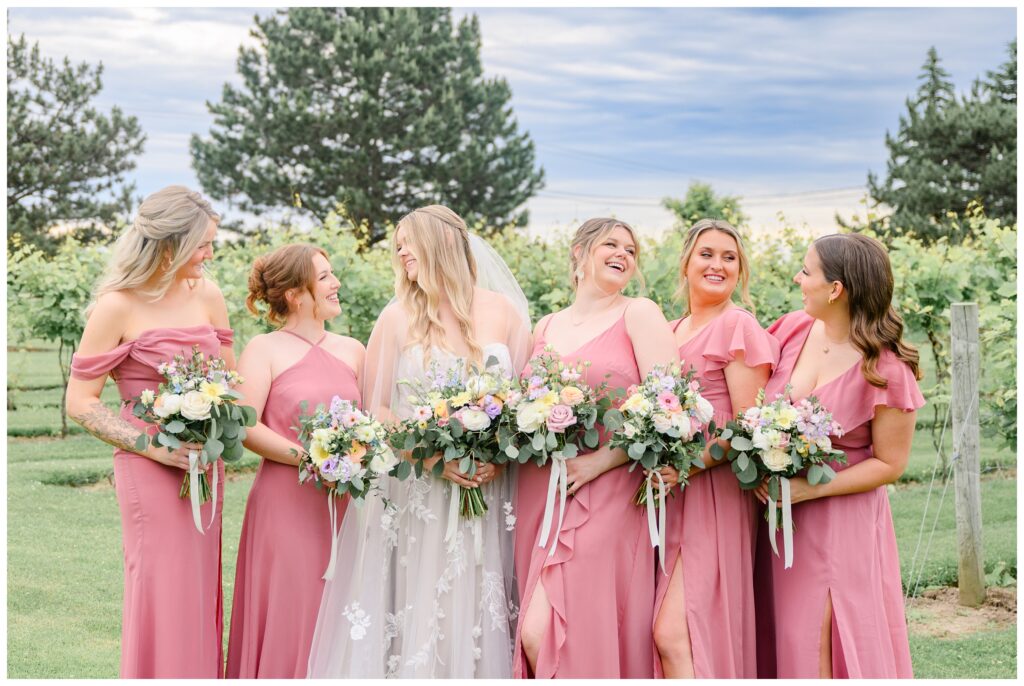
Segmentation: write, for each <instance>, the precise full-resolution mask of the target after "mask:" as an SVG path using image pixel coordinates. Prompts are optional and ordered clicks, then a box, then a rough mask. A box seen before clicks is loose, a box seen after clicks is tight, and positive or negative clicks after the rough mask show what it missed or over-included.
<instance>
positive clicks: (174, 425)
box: [163, 419, 185, 434]
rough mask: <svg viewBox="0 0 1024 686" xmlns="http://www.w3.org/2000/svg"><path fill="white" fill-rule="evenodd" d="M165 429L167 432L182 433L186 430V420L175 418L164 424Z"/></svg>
mask: <svg viewBox="0 0 1024 686" xmlns="http://www.w3.org/2000/svg"><path fill="white" fill-rule="evenodd" d="M163 430H164V431H165V432H167V433H172V434H180V433H181V432H182V431H184V430H185V422H183V421H181V420H180V419H175V420H173V421H170V422H167V424H165V425H164V428H163Z"/></svg>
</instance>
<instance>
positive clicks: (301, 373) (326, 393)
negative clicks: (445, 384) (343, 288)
mask: <svg viewBox="0 0 1024 686" xmlns="http://www.w3.org/2000/svg"><path fill="white" fill-rule="evenodd" d="M284 333H291V332H290V331H286V332H284ZM291 335H293V336H296V337H297V338H302V337H301V336H298V334H294V333H292V334H291ZM324 338H326V334H324V337H323V338H321V339H320V340H319V341H318V342H317V343H316V344H311V345H310V349H309V351H308V352H307V353H306V354H305V356H303V357H302V359H300V360H299V361H298V362H296V363H295V364H294V365H292V366H291V367H289V368H288V369H286V370H285V371H283V372H281V373H280V374H278V375H277V377H276V378H275V379H274V380H273V382H272V383H271V386H270V392H269V394H268V395H267V401H266V405H265V406H264V408H263V416H262V417H261V418H260V421H262V422H263V423H264V424H265V425H266V426H267V427H269V428H270V429H271V430H272V431H274V432H276V433H278V434H280V435H282V436H284V437H286V438H288V439H289V440H291V441H296V440H297V438H298V437H297V435H296V432H295V430H294V429H292V427H294V426H296V425H297V424H298V418H299V414H300V410H299V403H300V402H301V401H303V400H305V401H307V412H309V413H311V412H313V411H315V410H316V407H317V405H318V404H320V403H323V404H324V406H325V407H328V408H329V407H330V404H331V398H332V397H333V396H335V395H337V396H340V397H341V398H343V399H345V400H351V401H353V402H354V403H356V404H358V403H359V400H360V398H359V384H358V382H357V381H356V375H355V372H353V371H352V369H351V368H350V367H349V366H348V365H347V364H345V363H344V362H342V361H341V360H340V359H338V358H337V357H335V356H334V355H332V354H331V353H329V352H327V351H326V350H324V349H323V348H321V347H320V344H321V343H322V342H323V340H324ZM302 340H305V339H302ZM307 343H308V341H307ZM347 504H348V498H344V499H340V500H339V501H338V515H339V521H338V525H339V526H340V525H341V516H342V514H343V513H344V511H345V507H346V506H347ZM330 552H331V523H330V521H329V519H328V514H327V494H326V493H325V492H324V491H321V490H319V489H317V488H316V486H314V485H313V484H312V483H311V482H306V483H304V484H300V483H299V473H298V468H297V467H294V466H292V465H286V464H282V463H280V462H274V461H273V460H267V459H264V460H262V461H261V462H260V468H259V471H258V472H257V473H256V479H255V480H254V481H253V484H252V490H251V491H249V498H248V500H247V501H246V504H245V519H244V520H243V522H242V537H241V540H240V541H239V544H238V566H237V569H236V572H235V594H234V603H233V605H232V610H231V631H230V635H229V639H228V663H227V672H226V675H227V677H228V678H229V679H255V678H261V679H264V678H276V679H298V678H304V677H305V676H306V669H307V663H308V661H309V649H310V645H311V644H312V641H313V630H314V629H315V628H316V617H317V612H318V611H319V610H320V597H321V596H322V595H323V589H324V581H323V579H322V578H321V577H322V576H323V573H324V570H325V569H327V564H328V562H329V561H330V560H329V557H330Z"/></svg>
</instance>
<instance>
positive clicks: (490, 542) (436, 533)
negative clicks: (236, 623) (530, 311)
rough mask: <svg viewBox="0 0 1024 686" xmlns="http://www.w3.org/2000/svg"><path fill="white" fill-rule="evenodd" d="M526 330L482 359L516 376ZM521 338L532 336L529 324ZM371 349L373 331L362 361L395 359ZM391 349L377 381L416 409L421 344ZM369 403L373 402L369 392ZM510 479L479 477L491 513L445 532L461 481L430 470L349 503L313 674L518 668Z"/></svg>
mask: <svg viewBox="0 0 1024 686" xmlns="http://www.w3.org/2000/svg"><path fill="white" fill-rule="evenodd" d="M394 306H395V305H392V306H390V307H394ZM385 316H386V314H382V320H383V319H384V318H385ZM385 327H386V325H385ZM392 333H393V335H394V336H396V340H397V339H401V338H402V335H401V333H400V332H392ZM374 335H376V331H375V334H374ZM523 340H524V338H523V335H522V334H521V333H520V334H517V335H516V336H510V342H511V347H512V348H514V349H515V350H514V351H513V350H510V345H508V344H506V343H488V344H486V345H485V346H484V347H483V356H484V359H485V360H486V359H487V358H488V357H490V356H494V357H496V358H497V359H498V361H499V363H500V365H501V368H502V370H503V371H504V372H505V373H508V374H510V375H514V374H516V372H517V371H518V368H517V366H516V364H519V365H520V366H521V365H522V364H523V362H524V360H523V356H524V352H522V351H520V350H519V348H522V347H525V346H524V345H523V344H522V341H523ZM525 341H526V344H527V345H528V342H529V331H528V329H527V330H526V334H525ZM375 354H376V353H375V352H374V339H373V337H371V343H370V346H369V347H368V352H367V355H368V361H367V367H366V368H367V369H368V370H369V369H374V368H378V367H379V368H382V369H385V370H386V369H388V368H389V367H390V365H389V364H387V363H384V364H378V363H374V366H370V359H369V358H370V357H371V356H373V355H375ZM395 354H396V355H397V362H396V363H395V364H394V366H393V368H394V376H393V377H390V378H385V379H384V380H383V381H382V382H376V383H378V386H379V385H380V384H383V385H384V386H385V388H386V390H385V391H384V392H383V395H385V396H387V397H388V399H389V400H390V402H387V403H386V406H387V407H388V408H389V409H390V411H391V413H392V414H394V415H395V416H397V417H398V418H407V417H409V416H411V413H412V408H411V407H410V404H409V401H408V398H407V396H408V391H405V392H403V391H402V388H403V387H402V386H400V385H399V384H398V383H397V382H398V380H401V379H420V380H425V379H426V369H425V367H424V361H423V355H422V351H421V349H420V347H418V346H416V347H413V348H411V349H409V350H407V351H401V350H400V349H399V350H398V351H396V353H395ZM431 359H432V360H433V361H436V362H437V363H438V365H440V366H442V367H444V366H449V365H458V366H459V367H460V368H463V367H464V361H463V360H462V359H461V358H458V357H456V356H454V355H452V354H451V353H448V352H445V351H443V350H440V349H439V348H437V347H434V348H432V353H431ZM373 394H374V395H376V394H377V393H373ZM364 403H367V404H366V405H365V406H367V407H369V408H370V409H371V410H372V409H373V405H372V404H369V403H368V399H367V398H365V397H364ZM514 479H515V467H514V466H510V467H507V468H506V469H505V470H504V472H503V473H502V475H501V476H500V477H498V478H497V479H495V480H494V481H493V482H491V483H489V484H487V485H485V486H483V487H482V492H483V496H484V500H485V502H486V503H487V508H488V509H487V513H486V515H485V516H484V517H482V518H480V519H478V520H464V519H459V521H458V522H457V524H456V529H455V535H454V537H452V539H451V540H450V541H449V542H445V534H446V531H447V529H448V526H449V516H450V507H449V506H450V502H451V497H452V494H451V491H452V488H453V485H452V484H451V482H449V481H448V480H446V479H441V478H435V477H433V476H431V475H430V474H429V473H424V475H423V477H421V478H419V479H416V478H413V477H410V478H409V479H407V480H406V481H401V482H400V481H397V480H395V479H385V481H386V482H387V483H386V484H385V485H384V486H383V488H384V491H385V492H384V497H385V498H386V499H387V504H385V501H384V499H383V498H380V497H376V496H371V497H369V498H367V501H366V503H365V504H363V506H362V507H360V508H355V507H351V506H350V507H349V509H348V512H347V513H346V515H345V518H344V521H343V523H342V530H341V534H340V536H341V538H340V542H339V547H338V558H337V563H336V571H335V577H334V579H333V580H332V581H329V582H327V585H326V587H325V589H324V596H323V600H322V602H321V607H320V614H319V617H318V620H317V627H316V633H315V635H314V637H313V645H312V650H311V653H310V658H309V673H308V676H309V677H313V678H317V677H350V678H356V677H363V678H366V677H369V678H373V677H397V678H509V677H511V671H512V650H513V643H514V637H515V626H516V618H517V612H518V608H517V601H516V583H515V578H514V565H513V539H512V537H513V528H514V524H515V517H514V515H513V512H512V501H513V494H514V492H515V484H514ZM455 517H456V518H458V517H459V515H458V513H457V512H456V513H455ZM477 539H479V543H478V542H477ZM478 550H479V554H478Z"/></svg>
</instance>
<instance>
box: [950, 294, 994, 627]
mask: <svg viewBox="0 0 1024 686" xmlns="http://www.w3.org/2000/svg"><path fill="white" fill-rule="evenodd" d="M950 318H951V319H952V326H951V327H950V328H951V334H952V339H953V340H952V349H953V350H952V352H953V369H952V378H951V380H952V384H953V393H952V404H953V441H954V443H953V459H954V462H953V473H954V478H955V485H956V533H957V542H958V548H959V558H958V560H959V561H958V564H957V572H958V574H957V578H958V586H959V588H960V604H961V605H966V606H968V607H977V606H978V605H981V604H982V603H983V602H984V601H985V556H984V555H983V554H982V547H981V484H980V479H981V464H980V459H979V446H980V432H979V430H978V409H979V407H978V402H979V399H978V378H979V374H980V372H981V363H980V354H979V350H978V305H977V304H976V303H953V304H952V306H951V307H950Z"/></svg>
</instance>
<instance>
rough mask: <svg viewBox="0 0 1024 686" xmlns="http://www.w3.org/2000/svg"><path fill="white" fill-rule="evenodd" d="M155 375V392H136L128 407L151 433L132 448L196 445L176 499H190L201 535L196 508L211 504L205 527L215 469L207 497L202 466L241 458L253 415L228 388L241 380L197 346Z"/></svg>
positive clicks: (213, 497) (171, 448) (253, 422)
mask: <svg viewBox="0 0 1024 686" xmlns="http://www.w3.org/2000/svg"><path fill="white" fill-rule="evenodd" d="M157 371H158V372H160V374H161V375H162V376H163V377H164V382H163V383H161V384H160V385H159V387H158V388H157V389H156V390H152V389H146V390H144V391H142V393H140V394H139V396H138V397H136V398H135V399H134V405H133V407H132V414H133V415H134V416H135V417H137V418H139V419H141V420H142V421H144V422H146V423H147V424H155V425H156V427H157V433H156V434H155V435H154V436H153V437H152V438H150V437H149V436H148V435H147V434H142V435H141V436H139V438H138V440H137V441H136V442H135V448H136V449H137V450H140V451H142V450H145V449H146V448H147V447H148V445H149V442H150V440H152V441H153V443H154V444H155V445H158V446H164V447H166V448H167V450H168V452H171V451H174V450H177V449H178V448H180V447H181V444H182V443H200V444H202V446H203V447H202V450H200V451H190V453H189V471H188V474H186V475H185V478H184V480H183V482H182V484H181V489H180V490H179V492H178V495H179V497H181V498H189V499H190V500H191V503H192V520H193V522H194V523H195V525H196V528H197V529H198V530H199V531H200V532H203V527H202V525H201V523H200V518H199V506H200V505H201V504H202V503H205V502H207V501H209V500H213V512H212V514H211V515H210V523H211V524H212V523H213V519H214V517H215V516H216V513H217V478H218V477H217V470H216V469H214V470H213V488H212V492H211V488H210V483H209V480H208V479H207V477H206V467H207V466H208V465H211V464H214V463H215V462H216V461H217V460H218V459H223V460H224V461H225V462H234V461H236V460H238V459H239V458H241V457H242V453H243V448H242V441H243V440H245V429H246V427H249V426H255V425H256V411H255V410H253V408H251V407H248V406H246V405H239V404H238V401H239V400H241V399H242V395H241V394H240V393H239V392H238V391H236V390H234V387H235V386H237V385H238V384H240V383H242V378H241V377H240V376H239V375H238V374H237V373H236V372H235V371H233V370H229V369H228V368H227V363H226V362H225V361H224V360H223V359H222V358H220V357H212V356H210V357H208V356H206V355H205V354H204V353H203V352H202V351H200V349H199V346H198V345H196V346H193V348H192V354H191V355H189V356H188V357H186V356H185V355H183V354H182V355H175V356H174V358H173V359H172V360H171V361H170V362H165V363H163V364H161V365H160V366H159V367H157ZM207 527H209V524H208V525H207Z"/></svg>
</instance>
